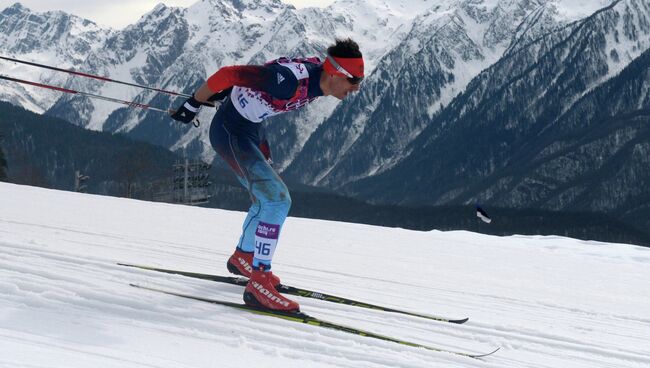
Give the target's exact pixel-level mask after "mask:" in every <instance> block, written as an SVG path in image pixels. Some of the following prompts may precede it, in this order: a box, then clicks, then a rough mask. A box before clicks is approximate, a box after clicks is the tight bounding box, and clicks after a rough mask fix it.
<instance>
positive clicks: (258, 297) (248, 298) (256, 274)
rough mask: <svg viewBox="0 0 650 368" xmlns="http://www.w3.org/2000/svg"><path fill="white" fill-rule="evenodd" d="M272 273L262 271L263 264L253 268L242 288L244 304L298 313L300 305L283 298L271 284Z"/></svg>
mask: <svg viewBox="0 0 650 368" xmlns="http://www.w3.org/2000/svg"><path fill="white" fill-rule="evenodd" d="M272 277H273V274H272V273H271V272H264V266H263V265H261V266H260V268H259V269H254V270H253V272H252V275H251V278H250V279H249V280H248V284H247V285H246V289H245V290H244V303H246V305H249V306H252V307H258V308H264V309H270V310H274V311H281V312H287V313H299V312H300V306H299V305H298V303H296V302H294V301H293V300H291V299H288V298H285V297H284V296H282V294H280V293H279V292H278V291H277V290H276V289H275V286H274V285H273V282H272Z"/></svg>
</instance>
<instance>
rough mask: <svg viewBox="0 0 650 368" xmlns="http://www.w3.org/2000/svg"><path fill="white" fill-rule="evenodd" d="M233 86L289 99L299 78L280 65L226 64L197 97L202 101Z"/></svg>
mask: <svg viewBox="0 0 650 368" xmlns="http://www.w3.org/2000/svg"><path fill="white" fill-rule="evenodd" d="M233 86H239V87H246V88H252V89H255V90H258V91H264V92H266V93H269V94H270V95H272V96H273V97H275V98H279V99H289V98H291V97H293V95H294V94H295V93H296V88H298V79H297V78H296V77H295V76H294V75H293V73H292V72H291V71H290V70H289V69H287V68H285V67H282V66H279V65H264V66H260V65H235V66H226V67H223V68H221V69H219V70H218V71H217V72H216V73H214V74H213V75H212V76H210V78H208V80H207V81H206V83H205V84H204V85H203V86H201V88H199V91H197V93H196V94H195V97H196V98H197V100H199V101H201V100H200V99H199V98H209V97H210V96H212V95H213V94H215V93H218V92H221V91H224V90H227V89H228V88H231V87H233ZM206 101H207V100H206Z"/></svg>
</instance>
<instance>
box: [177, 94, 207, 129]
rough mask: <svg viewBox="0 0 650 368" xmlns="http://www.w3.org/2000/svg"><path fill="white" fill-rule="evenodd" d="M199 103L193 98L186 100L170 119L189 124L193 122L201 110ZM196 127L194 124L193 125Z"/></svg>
mask: <svg viewBox="0 0 650 368" xmlns="http://www.w3.org/2000/svg"><path fill="white" fill-rule="evenodd" d="M201 105H202V104H201V103H200V102H199V101H197V100H196V99H195V98H194V96H192V97H190V98H188V99H187V100H186V101H185V103H183V105H182V106H181V107H180V108H179V109H178V110H176V112H174V113H173V114H172V119H174V120H177V121H180V122H182V123H184V124H189V123H191V122H193V121H194V118H196V114H197V113H198V112H199V110H201ZM195 125H196V124H195Z"/></svg>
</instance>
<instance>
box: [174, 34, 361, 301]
mask: <svg viewBox="0 0 650 368" xmlns="http://www.w3.org/2000/svg"><path fill="white" fill-rule="evenodd" d="M363 77H364V71H363V57H362V55H361V51H360V50H359V45H357V43H356V42H354V41H353V40H351V39H345V40H340V39H337V40H336V42H335V44H334V45H332V46H330V47H329V48H328V49H327V56H326V58H325V61H324V62H321V61H320V60H319V59H318V58H316V57H312V58H305V59H290V58H280V59H277V60H273V61H270V62H268V63H266V64H265V65H262V66H256V65H245V66H226V67H222V68H221V69H219V70H218V71H217V72H216V73H214V74H213V75H212V76H211V77H210V78H208V80H207V81H206V82H205V83H204V84H203V85H202V86H201V87H200V88H199V89H198V90H197V91H196V92H195V93H194V95H193V97H191V98H189V99H187V101H185V103H184V104H183V105H182V106H181V107H180V108H179V109H178V110H177V111H176V112H175V113H174V114H173V115H172V118H174V119H175V120H178V121H181V122H184V123H189V122H192V121H193V120H194V118H195V116H196V114H197V113H198V111H199V109H200V107H201V105H210V101H213V100H215V99H216V98H220V97H222V96H224V95H227V96H228V97H227V98H226V100H225V101H224V103H222V104H221V106H220V107H219V109H218V111H217V113H216V115H215V116H214V118H213V119H212V125H211V126H210V142H211V144H212V147H214V149H215V150H216V151H217V153H218V154H219V155H220V156H221V157H222V158H223V159H224V160H225V161H226V162H227V163H228V165H229V166H230V168H231V169H232V171H233V172H234V173H235V175H236V176H237V178H238V179H239V181H240V182H241V184H242V185H243V186H244V187H246V189H248V192H249V193H250V196H251V199H252V202H253V203H252V205H251V207H250V209H249V211H248V216H247V217H246V220H245V221H244V225H243V231H242V235H241V237H240V239H239V243H238V244H237V247H236V249H235V252H234V254H233V255H232V256H231V257H230V258H229V259H228V262H227V267H228V270H229V271H230V272H232V273H234V274H238V275H243V276H247V277H250V279H249V281H248V284H247V286H246V289H245V291H244V301H245V302H246V304H248V305H254V306H259V307H263V308H267V309H273V310H281V311H288V312H298V311H299V310H300V307H299V305H298V303H296V302H295V301H293V300H290V299H288V298H286V297H284V296H283V295H281V294H280V293H279V292H278V291H277V290H276V288H275V286H277V285H278V284H279V283H280V279H279V278H278V277H277V276H275V275H274V274H273V273H272V272H271V261H272V259H273V254H274V253H275V248H276V246H277V242H278V238H279V236H280V230H281V228H282V224H283V223H284V220H285V219H286V217H287V214H288V213H289V207H290V206H291V197H290V196H289V190H288V189H287V186H286V185H285V184H284V182H283V181H282V179H280V176H279V175H278V174H277V173H276V172H275V170H274V169H273V168H272V167H271V152H270V149H269V145H268V142H267V141H266V139H264V137H262V136H261V135H262V133H261V132H260V129H261V126H262V124H261V123H262V122H263V121H264V120H265V119H266V118H268V117H270V116H273V115H277V114H281V113H284V112H287V111H291V110H296V109H298V108H301V107H303V106H305V105H306V104H308V103H310V102H312V101H314V100H315V99H316V98H318V97H320V96H334V97H336V98H338V99H341V100H342V99H344V98H345V96H347V95H348V93H350V92H353V91H358V90H359V86H360V83H361V81H362V80H363Z"/></svg>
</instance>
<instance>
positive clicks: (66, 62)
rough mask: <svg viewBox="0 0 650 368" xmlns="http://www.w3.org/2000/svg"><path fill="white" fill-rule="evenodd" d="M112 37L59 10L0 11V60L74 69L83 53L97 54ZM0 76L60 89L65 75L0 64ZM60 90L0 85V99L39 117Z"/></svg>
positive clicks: (12, 8) (15, 7)
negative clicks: (16, 58) (16, 59)
mask: <svg viewBox="0 0 650 368" xmlns="http://www.w3.org/2000/svg"><path fill="white" fill-rule="evenodd" d="M112 33H113V31H111V30H107V29H102V28H101V27H100V26H98V25H97V24H95V23H93V22H91V21H89V20H86V19H82V18H79V17H77V16H74V15H70V14H67V13H64V12H62V11H52V12H46V13H36V12H32V11H31V10H29V9H27V8H25V7H24V6H22V5H21V4H20V3H16V4H14V5H12V6H10V7H8V8H6V9H4V10H3V11H2V12H1V13H0V49H2V52H1V55H2V56H19V57H21V58H25V59H28V60H30V61H34V62H39V63H46V64H49V65H56V66H58V67H61V68H78V67H80V65H82V63H83V62H84V60H85V59H86V57H87V55H88V54H89V53H92V52H95V51H97V50H98V49H99V48H101V47H102V45H103V44H104V43H105V42H106V40H107V39H108V37H109V36H110V35H111V34H112ZM0 74H3V75H9V76H13V77H16V78H21V79H27V80H30V81H36V82H42V83H48V84H53V85H63V84H65V81H66V79H67V77H68V76H67V75H65V74H62V73H56V72H52V71H48V70H44V69H35V68H33V67H28V66H26V65H20V64H14V63H10V62H7V61H1V62H0ZM59 98H61V93H60V92H54V91H48V90H44V89H40V88H36V87H31V86H25V85H19V84H16V83H8V82H3V83H2V84H0V99H2V100H3V101H9V102H12V103H14V104H16V105H19V106H22V107H25V108H27V109H29V110H32V111H34V112H38V113H43V112H44V111H46V110H47V109H49V108H50V107H51V106H52V105H53V104H54V102H55V101H56V100H58V99H59Z"/></svg>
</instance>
